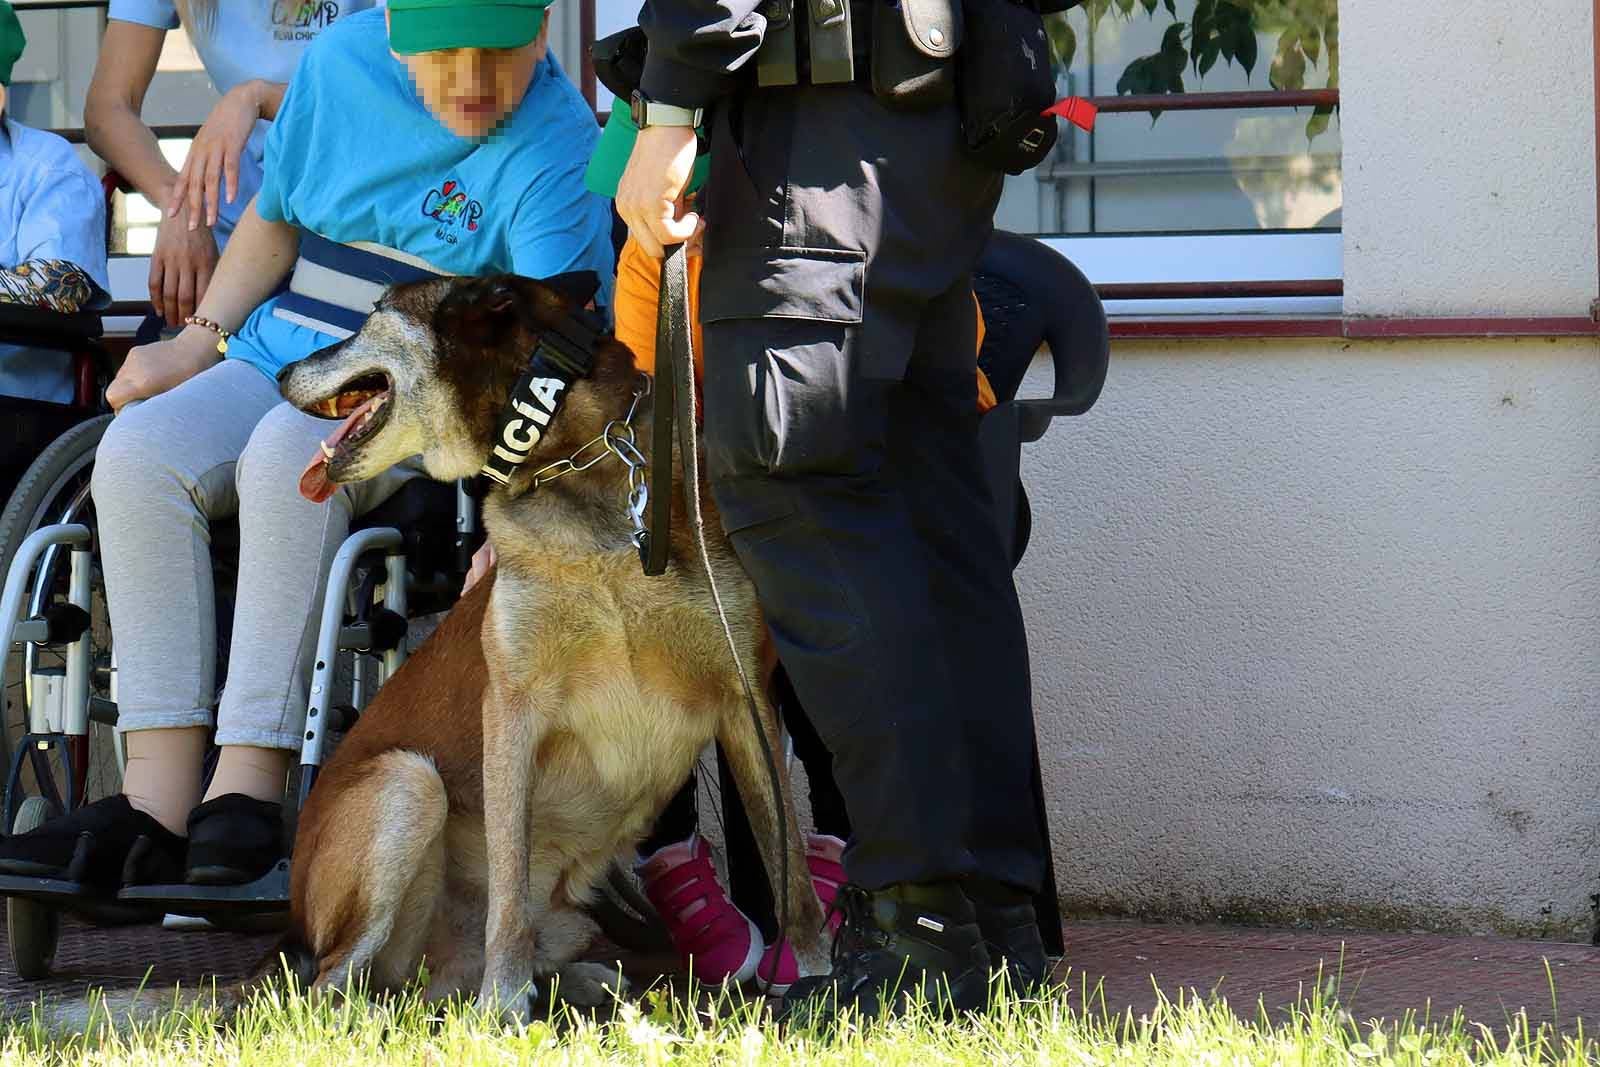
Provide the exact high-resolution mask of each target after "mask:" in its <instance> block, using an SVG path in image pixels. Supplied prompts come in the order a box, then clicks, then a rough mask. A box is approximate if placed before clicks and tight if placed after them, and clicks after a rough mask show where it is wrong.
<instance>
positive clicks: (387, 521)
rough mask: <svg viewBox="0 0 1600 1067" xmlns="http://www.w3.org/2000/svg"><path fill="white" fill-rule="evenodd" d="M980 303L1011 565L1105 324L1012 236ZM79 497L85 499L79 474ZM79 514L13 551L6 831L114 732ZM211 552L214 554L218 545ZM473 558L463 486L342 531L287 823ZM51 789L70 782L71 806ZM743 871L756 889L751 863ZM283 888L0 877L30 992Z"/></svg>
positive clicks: (417, 483) (39, 815) (989, 443)
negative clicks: (38, 777) (27, 652)
mask: <svg viewBox="0 0 1600 1067" xmlns="http://www.w3.org/2000/svg"><path fill="white" fill-rule="evenodd" d="M975 289H976V290H977V292H978V295H979V300H980V303H981V305H982V307H983V311H984V316H985V321H986V323H987V331H986V337H985V343H984V348H983V353H981V354H980V361H981V362H982V364H983V365H984V369H985V371H986V372H987V373H988V374H989V376H990V380H991V383H992V384H993V385H994V387H995V390H996V394H997V397H998V398H999V399H1000V400H1001V401H1002V403H1000V404H999V405H998V406H997V407H996V408H994V409H993V410H992V411H990V412H989V413H988V414H987V415H986V416H985V417H984V419H983V421H982V424H981V431H980V432H981V444H982V448H983V450H984V457H985V466H986V469H987V470H988V471H989V475H990V480H991V485H992V488H993V491H994V495H995V499H996V504H997V512H996V515H997V521H998V522H999V523H1000V526H1001V532H1002V536H1003V538H1004V541H1005V543H1009V544H1012V545H1013V546H1015V547H1014V556H1015V558H1017V559H1020V558H1021V554H1022V550H1023V549H1024V548H1025V547H1026V543H1027V536H1028V530H1029V529H1030V527H1031V522H1030V516H1029V512H1028V507H1027V497H1026V494H1025V492H1023V490H1022V487H1021V485H1020V481H1019V463H1020V449H1021V445H1022V444H1023V443H1025V442H1029V441H1034V440H1037V439H1038V438H1039V437H1040V436H1041V435H1042V434H1043V433H1044V432H1045V430H1046V429H1047V428H1048V427H1049V424H1050V421H1051V419H1052V418H1053V417H1054V416H1055V415H1076V414H1080V413H1082V412H1083V411H1086V410H1088V408H1089V407H1090V406H1091V405H1092V404H1093V403H1094V401H1095V399H1096V397H1097V396H1098V394H1099V390H1100V386H1101V384H1102V383H1103V381H1104V378H1105V371H1106V364H1107V354H1108V342H1107V333H1106V321H1105V313H1104V311H1103V309H1102V308H1101V306H1100V303H1099V300H1098V298H1097V297H1096V296H1095V294H1094V290H1093V288H1092V287H1091V286H1090V285H1089V283H1088V281H1087V279H1085V278H1084V277H1083V275H1082V274H1081V273H1080V272H1078V271H1077V269H1076V268H1075V267H1073V266H1072V265H1071V264H1070V263H1069V262H1068V261H1067V260H1066V259H1064V258H1063V257H1061V256H1060V255H1058V254H1057V253H1055V252H1053V251H1052V250H1050V249H1049V248H1048V247H1047V246H1045V245H1043V244H1040V243H1039V242H1037V241H1034V240H1032V239H1031V238H1024V237H1019V236H1017V235H1014V234H1007V233H996V234H995V236H994V238H993V239H992V241H991V243H990V245H989V247H988V249H987V250H986V252H985V256H984V260H983V262H982V263H981V264H980V268H979V273H978V275H977V277H976V279H975ZM1041 343H1048V344H1049V345H1050V348H1051V351H1052V354H1053V357H1054V365H1055V388H1054V395H1053V396H1052V397H1050V398H1047V399H1041V400H1016V399H1014V397H1015V393H1016V391H1017V388H1018V386H1019V385H1020V383H1021V381H1022V378H1023V375H1024V374H1025V373H1026V370H1027V367H1028V365H1029V363H1030V362H1031V360H1032V358H1033V355H1034V353H1035V352H1036V350H1037V349H1038V347H1039V345H1040V344H1041ZM101 431H102V432H103V425H102V426H101ZM89 461H92V451H91V453H90V454H89V455H87V456H86V457H85V467H86V466H87V462H89ZM83 484H84V485H85V486H86V485H87V475H86V473H85V474H84V476H83ZM85 497H86V494H85ZM86 504H87V500H86V499H85V500H83V501H80V503H79V510H78V511H75V512H66V511H63V512H60V513H59V514H57V513H51V516H50V517H51V518H52V519H56V520H59V521H55V522H54V524H52V525H42V526H39V527H38V528H37V529H35V530H34V531H33V532H32V533H31V534H30V535H29V536H28V538H27V539H25V540H24V541H23V542H22V544H21V545H20V546H19V548H18V549H16V550H15V554H14V558H13V560H12V562H11V564H10V567H9V570H8V571H7V573H6V580H5V586H4V593H3V594H0V647H5V648H9V647H10V645H11V643H12V642H13V641H21V642H23V644H24V648H25V649H27V648H32V649H38V650H44V649H55V650H59V651H60V652H61V653H62V654H63V655H64V657H65V659H66V666H65V669H64V672H63V674H62V675H61V679H62V680H61V681H60V682H59V683H56V682H51V683H49V685H46V686H40V685H35V686H34V687H33V688H34V690H35V695H34V698H33V699H32V700H31V701H30V703H29V705H28V724H29V728H28V735H27V738H26V744H25V745H23V746H21V747H20V748H19V749H18V753H19V755H18V756H17V757H15V758H14V759H13V762H12V773H11V776H10V778H9V780H8V782H7V787H6V801H5V806H6V817H7V825H9V826H11V827H12V829H13V832H21V831H23V830H26V829H30V828H31V827H32V826H35V825H38V822H40V821H43V819H44V818H45V817H49V816H52V815H53V814H55V812H56V811H61V810H67V809H68V808H70V807H71V806H72V805H74V804H76V803H82V802H83V800H84V798H85V797H84V789H83V787H82V786H81V785H80V784H79V780H80V778H81V777H82V771H81V770H80V769H79V768H81V767H82V766H83V763H84V760H83V758H82V757H81V755H80V754H79V753H80V750H81V749H82V748H83V747H84V743H85V742H84V738H85V736H86V735H87V733H88V732H89V730H90V728H91V726H93V725H100V724H107V723H111V724H114V722H115V717H116V706H115V692H114V683H115V675H114V673H112V674H111V676H110V681H111V686H112V688H111V689H110V691H109V692H107V693H106V694H105V695H99V694H98V691H97V690H96V689H95V686H96V684H97V678H98V676H97V675H96V673H95V669H94V663H95V657H94V654H93V649H95V648H97V647H98V646H97V645H95V644H94V643H93V641H92V640H91V638H93V637H94V636H95V635H94V634H93V633H92V632H91V630H90V629H89V628H87V627H84V626H83V625H82V619H83V615H84V614H86V613H88V612H89V611H90V610H91V607H92V606H93V596H92V595H91V593H90V589H91V588H92V585H93V575H94V573H95V565H94V531H93V528H92V512H91V511H89V510H88V509H87V508H86V506H85V505H86ZM213 536H214V555H215V554H217V552H216V549H215V543H216V541H217V538H218V534H217V531H216V529H215V528H214V533H213ZM481 543H482V531H481V530H480V528H479V524H478V518H477V507H476V500H475V499H474V498H473V497H472V496H471V494H469V493H468V491H467V488H466V487H465V485H463V484H455V485H447V484H442V483H437V482H433V481H430V480H428V479H426V478H416V479H412V480H411V481H409V482H407V483H406V484H405V485H404V486H403V487H402V488H401V489H399V490H398V491H397V492H396V493H395V494H394V495H393V496H391V497H390V498H389V499H388V500H387V501H385V502H384V503H383V504H382V505H380V506H379V507H378V508H376V509H375V510H373V511H372V512H370V513H368V514H367V515H365V516H363V517H361V518H360V519H358V520H357V522H356V523H355V524H353V525H352V528H351V532H350V535H349V537H348V538H347V539H346V541H345V542H344V544H343V545H342V546H341V547H340V548H339V550H338V551H337V553H336V555H335V557H334V561H333V564H332V567H331V569H330V573H329V576H328V581H327V591H326V594H325V598H324V603H323V610H322V614H321V618H320V622H319V627H318V641H317V647H316V653H315V660H314V663H313V670H312V678H311V685H310V690H309V692H310V701H309V706H308V708H307V710H306V719H305V726H304V735H303V740H302V746H301V757H300V763H299V770H298V783H297V786H296V787H295V790H294V791H295V803H293V804H292V805H286V807H293V809H294V810H295V811H298V810H299V808H300V807H301V806H303V804H304V802H305V799H306V797H307V796H309V794H310V791H311V789H312V788H313V787H314V785H315V782H316V777H317V774H318V771H319V769H320V768H321V766H322V763H323V759H324V755H325V753H326V752H327V751H328V746H329V744H330V743H332V742H333V741H334V740H335V739H336V738H337V736H338V735H340V734H342V733H344V732H346V731H348V730H349V729H350V727H351V726H353V725H354V723H355V722H356V721H357V719H358V717H359V715H360V710H361V708H362V707H363V706H364V704H365V702H366V700H367V699H368V698H369V697H370V695H371V694H372V693H373V692H375V691H376V689H377V688H378V687H379V686H381V685H382V684H383V683H384V681H386V680H387V679H388V678H389V677H390V676H391V675H392V674H393V673H394V671H395V670H397V669H398V668H399V666H400V664H401V663H402V662H403V661H404V658H405V654H406V641H407V637H408V633H409V628H410V623H411V621H412V620H413V619H415V618H417V617H419V616H423V615H429V614H433V613H436V612H439V611H443V610H446V609H447V608H448V607H449V606H450V605H451V604H452V603H453V602H454V600H455V599H456V597H457V596H458V595H459V591H460V588H461V583H462V580H463V578H464V576H465V574H466V572H467V570H468V568H469V566H470V561H471V557H472V554H473V552H474V551H475V550H476V549H477V547H478V546H479V545H480V544H481ZM51 553H55V554H56V556H57V558H58V559H59V558H60V557H61V556H62V555H63V554H64V555H65V557H66V560H67V562H66V564H65V568H64V571H65V574H66V576H67V577H66V580H65V581H64V582H57V583H56V584H55V585H53V586H52V587H51V588H50V590H49V592H48V594H47V595H45V596H43V597H36V596H30V595H29V589H30V585H29V575H30V574H32V573H33V571H34V570H35V568H36V565H37V564H38V563H39V562H40V561H41V560H43V559H45V557H46V556H47V555H49V554H51ZM58 565H59V564H58ZM219 584H220V583H219ZM220 632H222V631H220V630H219V633H220ZM107 636H109V635H107ZM345 654H348V655H351V656H353V663H352V667H351V669H350V671H349V677H348V687H349V695H348V698H347V699H343V700H341V699H340V686H339V684H338V683H339V678H338V676H337V664H338V662H339V657H340V656H341V655H345ZM51 677H54V676H51ZM52 686H53V687H54V688H51V687H52ZM56 749H59V750H60V751H61V753H62V758H61V759H59V760H57V761H56V762H54V763H51V764H50V765H49V767H48V769H47V774H46V776H47V777H49V778H50V779H51V782H50V783H49V785H48V786H46V785H40V786H39V787H38V788H37V790H36V791H35V792H34V793H33V794H32V795H29V796H27V798H26V799H25V800H21V799H20V798H21V796H22V794H23V793H24V792H26V790H27V786H26V784H25V782H24V781H23V780H22V778H21V776H20V775H19V772H18V768H19V766H20V762H21V756H20V753H21V752H22V751H24V750H27V751H28V752H30V753H31V752H33V751H35V750H37V751H46V750H50V751H54V750H56ZM58 776H59V779H58ZM1034 779H1035V782H1034V788H1035V794H1036V798H1037V801H1038V812H1039V815H1038V817H1039V818H1040V820H1041V828H1042V829H1045V830H1046V840H1048V839H1049V838H1048V832H1047V830H1048V828H1047V827H1045V826H1044V824H1043V820H1044V810H1045V809H1044V805H1043V793H1042V786H1041V784H1040V781H1039V776H1038V770H1037V759H1036V760H1035V773H1034ZM60 782H65V783H66V788H65V791H64V792H63V791H62V790H61V788H60V784H59V783H60ZM51 790H53V791H51ZM25 816H26V817H25ZM731 851H732V850H731V848H730V857H729V858H730V865H732V863H733V862H734V857H733V856H732V854H731ZM752 860H753V862H754V863H756V867H755V868H754V869H755V870H756V871H757V872H759V870H760V867H759V860H755V859H754V858H753V857H752ZM757 877H759V874H758V875H757ZM601 888H602V890H603V894H602V896H603V899H602V902H601V904H600V906H599V907H598V909H597V914H596V916H595V917H596V918H597V919H599V920H600V925H601V928H602V930H603V932H605V933H606V934H607V936H609V937H610V938H611V939H612V940H613V941H614V942H617V943H618V944H621V945H623V946H625V947H638V948H644V949H649V950H657V949H660V948H662V947H664V946H665V944H666V943H665V941H664V933H663V932H662V930H661V928H660V927H659V925H658V924H656V923H653V922H652V919H653V913H652V912H651V910H650V906H649V904H648V902H646V901H645V900H644V899H643V896H642V894H641V893H640V892H639V891H638V889H637V887H636V886H634V885H633V884H632V883H631V881H630V880H629V879H627V878H625V877H621V878H619V877H615V876H614V877H613V878H612V879H610V880H609V884H608V885H606V886H602V887H601ZM288 889H289V863H288V861H287V860H284V861H281V862H280V863H279V864H278V865H277V866H275V867H274V868H273V869H271V870H269V871H268V872H267V873H266V874H265V875H263V876H262V877H261V878H259V879H257V880H256V881H255V882H252V883H249V884H246V885H237V886H191V885H168V886H130V887H127V888H124V889H122V890H121V891H120V892H118V893H117V894H116V895H115V897H112V898H103V897H99V898H87V897H85V895H84V894H83V892H82V890H81V887H80V886H78V885H77V884H76V883H72V882H55V881H52V880H49V879H35V878H23V877H17V876H0V895H3V896H5V897H7V908H8V924H9V931H10V934H11V953H12V958H13V963H14V964H15V966H16V968H17V972H18V974H19V975H20V976H22V977H24V978H41V977H44V976H45V975H46V974H47V973H48V969H49V963H50V959H51V956H52V955H53V952H54V947H55V942H56V937H57V932H58V922H59V914H60V912H62V911H69V912H73V913H76V914H78V915H80V916H83V917H86V918H88V919H89V920H90V921H93V922H99V923H116V922H139V921H153V920H154V919H157V918H159V917H160V916H161V915H162V914H176V915H184V916H194V917H198V918H203V919H207V920H210V921H211V922H213V923H215V924H216V925H219V926H228V925H249V924H251V923H253V922H255V921H259V920H262V919H267V920H270V919H271V918H272V917H273V916H275V915H281V914H282V913H283V912H285V911H286V909H287V906H288ZM1040 903H1041V905H1042V906H1046V907H1047V910H1045V911H1041V913H1040V918H1041V925H1043V926H1044V927H1045V934H1046V938H1047V947H1052V941H1051V940H1050V939H1051V938H1052V936H1053V948H1054V951H1056V952H1059V951H1060V944H1059V937H1060V935H1059V931H1060V923H1059V922H1054V923H1052V922H1051V919H1052V918H1053V917H1055V916H1056V915H1057V914H1058V913H1057V905H1056V902H1055V893H1054V887H1053V884H1052V885H1051V886H1049V887H1047V889H1046V892H1045V893H1043V894H1041V900H1040ZM1052 925H1053V928H1054V929H1053V934H1052V929H1051V927H1052Z"/></svg>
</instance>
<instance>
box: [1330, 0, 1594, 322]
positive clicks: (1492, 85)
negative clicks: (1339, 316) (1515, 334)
mask: <svg viewBox="0 0 1600 1067" xmlns="http://www.w3.org/2000/svg"><path fill="white" fill-rule="evenodd" d="M1339 24H1340V43H1341V54H1342V61H1341V62H1342V69H1341V78H1340V85H1341V90H1340V92H1341V103H1342V108H1341V120H1342V126H1341V128H1342V130H1343V133H1344V190H1345V211H1344V236H1345V308H1346V311H1347V312H1348V313H1350V314H1352V315H1583V314H1587V313H1588V308H1589V303H1590V301H1592V300H1594V299H1595V297H1596V295H1597V292H1596V290H1597V287H1600V281H1597V274H1600V272H1597V270H1596V265H1595V263H1596V259H1595V230H1596V220H1595V172H1594V168H1595V145H1594V137H1595V114H1594V108H1595V97H1594V52H1593V48H1594V30H1593V27H1594V7H1593V3H1592V0H1548V2H1547V3H1541V4H1537V5H1526V4H1504V3H1492V2H1489V0H1465V2H1453V0H1452V2H1446V0H1423V2H1421V3H1411V4H1405V5H1403V6H1401V7H1397V6H1396V5H1395V4H1393V3H1392V2H1385V0H1340V2H1339Z"/></svg>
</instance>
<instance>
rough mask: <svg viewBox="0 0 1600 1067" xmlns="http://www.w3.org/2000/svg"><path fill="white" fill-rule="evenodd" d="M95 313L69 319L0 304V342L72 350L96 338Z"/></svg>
mask: <svg viewBox="0 0 1600 1067" xmlns="http://www.w3.org/2000/svg"><path fill="white" fill-rule="evenodd" d="M101 332H102V326H101V322H100V313H99V312H98V311H79V312H76V313H74V314H71V315H65V314H62V313H61V312H59V311H50V310H47V309H45V308H37V307H30V306H28V305H25V304H7V303H3V302H0V341H5V342H8V343H11V344H35V345H51V346H56V345H60V346H64V347H68V348H70V347H74V346H76V345H81V344H83V343H84V342H86V341H94V340H96V339H98V338H99V337H100V334H101Z"/></svg>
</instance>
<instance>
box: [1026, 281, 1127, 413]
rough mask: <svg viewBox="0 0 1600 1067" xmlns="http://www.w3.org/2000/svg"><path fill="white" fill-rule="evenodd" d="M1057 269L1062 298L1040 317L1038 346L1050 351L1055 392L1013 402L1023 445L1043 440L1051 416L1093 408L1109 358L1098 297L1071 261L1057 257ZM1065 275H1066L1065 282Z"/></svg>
mask: <svg viewBox="0 0 1600 1067" xmlns="http://www.w3.org/2000/svg"><path fill="white" fill-rule="evenodd" d="M1058 270H1059V274H1060V277H1061V280H1062V283H1063V284H1061V287H1060V295H1061V297H1062V298H1063V299H1061V300H1060V301H1059V303H1057V304H1055V305H1053V309H1052V312H1051V314H1049V315H1047V316H1046V318H1045V330H1044V343H1045V344H1046V345H1048V346H1049V347H1050V360H1051V364H1052V365H1053V366H1054V368H1055V388H1054V390H1053V391H1052V393H1053V395H1051V396H1049V397H1045V398H1040V399H1035V400H1018V401H1016V405H1017V408H1018V411H1017V414H1018V416H1019V418H1018V429H1019V430H1020V431H1021V435H1022V440H1024V441H1037V440H1038V439H1039V438H1041V437H1043V436H1044V434H1045V431H1046V430H1048V429H1049V428H1050V420H1051V419H1052V418H1054V417H1055V416H1057V415H1082V414H1083V413H1084V412H1086V411H1088V410H1089V409H1090V408H1092V407H1094V402H1095V401H1096V400H1098V399H1099V398H1100V389H1101V387H1102V386H1104V385H1105V382H1106V367H1107V366H1108V365H1109V363H1110V359H1111V332H1110V329H1109V327H1108V325H1107V323H1106V309H1105V307H1104V306H1103V305H1102V304H1101V303H1100V297H1099V295H1098V294H1097V293H1096V292H1095V291H1094V287H1093V286H1092V285H1090V284H1089V279H1087V278H1085V277H1084V276H1083V273H1082V272H1081V271H1079V270H1078V268H1077V267H1076V266H1074V265H1073V264H1072V263H1070V262H1068V261H1067V260H1065V259H1063V260H1061V268H1058ZM1067 272H1071V282H1070V283H1069V282H1068V274H1067Z"/></svg>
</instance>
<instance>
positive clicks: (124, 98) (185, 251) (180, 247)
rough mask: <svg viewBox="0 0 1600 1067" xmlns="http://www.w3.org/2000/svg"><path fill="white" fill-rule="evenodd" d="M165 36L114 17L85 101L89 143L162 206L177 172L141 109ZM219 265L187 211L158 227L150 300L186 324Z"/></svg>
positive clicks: (205, 230)
mask: <svg viewBox="0 0 1600 1067" xmlns="http://www.w3.org/2000/svg"><path fill="white" fill-rule="evenodd" d="M113 14H114V13H113ZM166 33H167V31H166V30H164V29H162V28H160V27H159V26H152V25H146V24H144V23H137V22H125V21H122V20H120V19H116V18H112V19H111V20H110V21H108V22H107V23H106V34H105V39H104V41H103V42H102V43H101V46H100V56H99V58H98V59H97V60H96V61H95V67H94V76H93V78H91V79H90V82H89V93H88V96H87V97H86V98H85V101H84V105H83V125H84V131H85V133H86V134H87V137H88V141H89V146H90V147H91V148H93V149H94V150H95V153H96V154H98V155H99V156H100V158H101V159H103V160H105V161H106V162H107V163H109V164H110V165H111V167H112V169H113V170H115V171H116V172H117V173H118V174H120V175H122V177H124V178H125V179H127V180H128V181H129V182H131V183H132V184H133V187H134V188H135V189H137V190H139V192H140V193H142V194H144V197H145V199H147V200H149V201H150V202H151V203H152V204H155V205H156V206H157V207H158V208H160V207H165V206H166V204H167V203H168V201H169V200H170V198H171V196H172V188H173V183H174V182H175V181H176V179H177V171H175V170H173V169H172V166H171V165H170V164H168V163H167V161H166V159H165V157H163V156H162V154H161V147H160V145H159V144H157V143H156V138H155V134H153V133H152V132H151V131H150V127H148V126H146V125H145V124H144V119H143V118H142V117H141V115H140V112H141V111H142V109H143V107H144V97H145V93H146V92H148V91H149V89H150V81H151V79H152V78H154V77H155V72H156V61H157V60H158V59H159V58H160V56H161V42H162V41H163V40H164V39H165V37H166ZM216 264H217V245H216V240H215V239H214V238H213V237H212V235H211V228H210V227H209V226H206V225H198V224H197V225H196V226H194V227H191V226H190V225H189V218H188V212H187V210H185V211H184V212H183V213H182V214H180V215H179V216H178V217H164V218H163V219H162V220H161V225H160V228H159V229H157V230H156V246H155V251H154V252H153V253H152V254H151V256H150V279H149V288H150V302H151V303H153V304H154V305H155V307H156V311H158V312H159V313H160V314H161V316H162V318H164V319H166V321H167V322H168V323H179V322H182V321H183V320H184V318H185V317H186V316H188V315H192V314H194V307H195V302H196V301H197V300H199V299H200V297H201V296H202V295H203V294H204V293H205V291H206V286H207V285H208V284H209V283H210V281H211V272H212V270H214V269H215V267H216Z"/></svg>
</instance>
